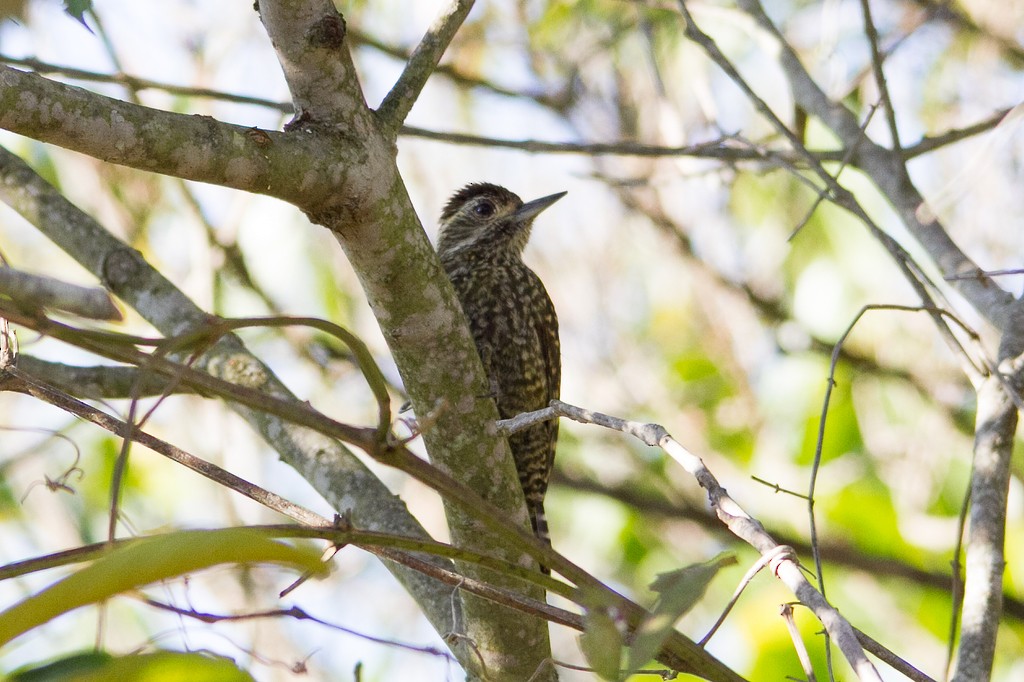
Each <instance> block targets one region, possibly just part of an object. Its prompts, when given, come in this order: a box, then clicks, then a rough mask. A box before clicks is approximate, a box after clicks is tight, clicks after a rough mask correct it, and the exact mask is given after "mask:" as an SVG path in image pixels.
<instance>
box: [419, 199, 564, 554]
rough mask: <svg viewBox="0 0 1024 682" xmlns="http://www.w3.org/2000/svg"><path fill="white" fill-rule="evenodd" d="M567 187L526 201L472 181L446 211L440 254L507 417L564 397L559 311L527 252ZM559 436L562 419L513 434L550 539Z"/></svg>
mask: <svg viewBox="0 0 1024 682" xmlns="http://www.w3.org/2000/svg"><path fill="white" fill-rule="evenodd" d="M565 194H566V193H565V192H559V193H558V194H552V195H549V196H546V197H543V198H541V199H536V200H534V201H531V202H528V203H525V204H524V203H523V201H522V199H520V198H519V197H518V196H516V195H515V194H514V193H512V192H510V191H509V190H507V189H505V188H504V187H499V186H498V185H492V184H490V183H472V184H469V185H466V186H465V187H463V188H462V189H460V190H459V191H457V192H456V193H455V194H454V195H452V197H451V199H449V200H448V203H447V205H446V206H445V207H444V210H443V211H442V212H441V224H440V232H439V235H438V243H437V251H438V255H439V256H440V257H441V263H442V265H443V266H444V269H445V272H446V273H448V278H449V279H450V280H451V282H452V284H453V285H454V286H455V291H456V293H457V294H458V297H459V301H460V302H461V303H462V309H463V311H464V312H465V313H466V317H467V318H468V319H469V328H470V330H471V331H472V332H473V340H474V341H475V342H476V348H477V352H478V353H479V354H480V359H481V361H482V362H483V365H484V370H485V371H486V372H487V377H488V379H489V380H490V385H491V392H492V394H493V396H494V399H495V402H496V403H497V405H498V414H499V415H500V416H501V418H502V419H509V418H511V417H514V416H516V415H517V414H521V413H523V412H531V411H533V410H539V409H541V408H544V407H547V405H548V403H549V402H550V401H551V400H554V399H556V398H558V394H559V386H560V384H561V379H562V361H561V356H560V351H559V343H558V317H557V315H556V314H555V307H554V305H552V303H551V298H550V297H549V296H548V292H547V290H546V289H545V288H544V285H543V284H542V283H541V281H540V278H539V277H537V275H536V273H534V271H533V270H531V269H530V268H529V267H527V265H526V264H525V263H524V262H523V258H522V256H523V249H524V248H525V247H526V243H527V241H528V240H529V238H530V230H531V228H532V227H533V221H534V219H535V218H536V217H537V215H538V214H540V212H541V211H543V210H544V209H546V208H548V207H549V206H551V205H552V204H554V203H555V202H556V201H558V200H559V199H561V198H562V197H563V196H565ZM557 439H558V420H557V419H552V420H548V421H545V422H541V423H539V424H535V425H533V426H530V427H528V428H526V429H523V430H521V431H517V432H516V433H513V434H511V435H510V436H509V437H508V443H509V447H510V448H511V450H512V456H513V457H514V458H515V463H516V470H517V471H518V473H519V482H520V484H521V485H522V487H523V494H524V496H525V497H526V508H527V510H528V511H529V515H530V523H531V525H532V526H533V531H534V533H536V535H537V537H539V538H540V539H542V540H544V541H545V542H547V543H548V544H550V543H551V539H550V537H549V535H548V524H547V519H546V518H545V516H544V494H545V493H546V492H547V488H548V478H549V477H550V475H551V467H552V465H553V464H554V460H555V441H557ZM544 570H545V572H547V571H546V569H544Z"/></svg>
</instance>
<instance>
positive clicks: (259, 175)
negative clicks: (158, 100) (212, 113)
mask: <svg viewBox="0 0 1024 682" xmlns="http://www.w3.org/2000/svg"><path fill="white" fill-rule="evenodd" d="M0 128H4V129H6V130H10V131H11V132H15V133H20V134H21V135H25V136H27V137H31V138H34V139H36V140H39V141H41V142H48V143H51V144H55V145H58V146H61V147H65V148H67V149H72V150H74V151H77V152H81V153H83V154H88V155H89V156H92V157H94V158H97V159H100V160H102V161H109V162H110V163H117V164H121V165H124V166H130V167H132V168H138V169H139V170H145V171H151V172H156V173H162V174H164V175H173V176H175V177H179V178H184V179H186V180H196V181H199V182H208V183H211V184H215V185H222V186H224V187H233V188H235V189H241V190H245V191H248V192H255V193H259V194H267V195H270V196H274V197H277V198H279V199H284V200H286V201H291V202H293V203H300V202H309V203H314V204H317V205H320V206H325V207H330V206H333V205H334V204H335V203H336V202H337V201H339V200H338V199H337V195H338V194H339V193H338V192H337V187H338V186H343V185H344V184H345V182H346V177H347V174H348V170H347V169H348V168H349V166H350V165H352V164H354V163H356V161H357V157H355V156H353V149H352V147H351V145H345V144H343V143H342V140H341V139H340V138H337V137H328V138H323V139H321V138H316V139H314V138H313V137H312V136H309V135H298V134H297V135H287V134H282V133H277V132H273V131H263V130H257V129H255V128H245V127H242V126H236V125H231V124H229V123H222V122H220V121H217V120H215V119H213V118H210V117H209V116H189V115H186V114H175V113H171V112H167V111H160V110H158V109H150V108H148V107H142V106H139V105H136V104H130V103H128V102H124V101H121V100H117V99H112V98H110V97H104V96H102V95H98V94H96V93H93V92H89V91H87V90H83V89H81V88H76V87H74V86H71V85H64V84H61V83H56V82H54V81H51V80H48V79H46V78H43V77H41V76H37V75H35V74H31V73H25V72H23V71H18V70H17V69H12V68H10V67H8V66H0ZM332 196H333V197H335V198H334V199H332Z"/></svg>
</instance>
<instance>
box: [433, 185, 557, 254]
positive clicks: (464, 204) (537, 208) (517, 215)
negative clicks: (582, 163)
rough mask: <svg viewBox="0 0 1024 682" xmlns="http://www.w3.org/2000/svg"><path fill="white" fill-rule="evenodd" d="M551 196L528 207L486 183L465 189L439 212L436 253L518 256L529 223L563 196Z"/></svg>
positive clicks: (502, 188) (518, 199) (505, 190)
mask: <svg viewBox="0 0 1024 682" xmlns="http://www.w3.org/2000/svg"><path fill="white" fill-rule="evenodd" d="M565 194H566V193H565V192H559V193H558V194H551V195H549V196H546V197H543V198H541V199H535V200H534V201H531V202H529V203H525V204H524V203H523V200H522V199H520V198H519V197H518V196H516V195H515V194H514V193H512V192H510V191H508V190H507V189H505V188H504V187H499V186H498V185H492V184H490V183H487V182H475V183H472V184H469V185H466V186H465V187H463V188H462V189H460V190H459V191H458V192H456V193H455V194H453V195H452V198H451V199H449V200H448V203H447V204H446V205H445V207H444V210H443V211H442V212H441V230H440V234H439V236H438V240H437V251H438V253H440V254H441V255H442V256H444V255H446V254H454V253H457V252H460V251H474V250H477V249H483V250H486V251H492V252H493V251H498V250H508V251H510V252H512V253H513V254H515V255H519V254H521V253H522V252H523V249H524V248H526V242H527V241H528V240H529V239H530V228H531V227H532V226H533V220H534V218H536V217H537V215H538V214H539V213H540V212H541V211H543V210H544V209H545V208H547V207H548V206H550V205H551V204H553V203H555V202H556V201H558V200H559V199H561V198H562V197H564V196H565Z"/></svg>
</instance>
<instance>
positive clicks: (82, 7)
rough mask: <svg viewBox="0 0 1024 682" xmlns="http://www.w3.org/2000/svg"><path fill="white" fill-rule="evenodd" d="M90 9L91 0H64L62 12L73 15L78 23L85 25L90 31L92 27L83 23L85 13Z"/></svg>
mask: <svg viewBox="0 0 1024 682" xmlns="http://www.w3.org/2000/svg"><path fill="white" fill-rule="evenodd" d="M90 11H92V0H64V12H65V13H66V14H67V15H68V16H71V17H74V18H75V19H76V20H77V21H78V23H80V24H81V25H82V26H85V28H86V29H88V30H89V32H90V33H92V29H91V28H89V25H88V24H86V23H85V13H86V12H90Z"/></svg>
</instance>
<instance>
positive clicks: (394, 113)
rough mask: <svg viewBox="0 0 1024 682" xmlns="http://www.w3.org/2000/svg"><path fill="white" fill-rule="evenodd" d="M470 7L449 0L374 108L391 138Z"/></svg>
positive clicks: (463, 0)
mask: <svg viewBox="0 0 1024 682" xmlns="http://www.w3.org/2000/svg"><path fill="white" fill-rule="evenodd" d="M471 9H473V0H449V2H448V4H447V6H446V7H444V8H443V9H442V10H441V13H440V14H438V16H437V18H436V19H435V20H434V23H433V24H431V25H430V28H429V29H427V32H426V34H425V35H424V36H423V40H421V41H420V44H419V45H417V46H416V49H415V50H414V51H413V53H412V55H411V56H410V57H409V61H408V62H406V65H405V69H404V70H403V71H402V75H401V76H399V77H398V81H397V82H396V83H395V85H394V87H393V88H391V91H390V92H389V93H388V94H387V96H385V97H384V101H383V102H381V104H380V107H379V108H378V109H377V117H378V119H379V120H380V122H381V125H382V126H383V128H384V129H385V130H386V131H387V132H388V133H389V134H390V135H391V137H392V138H394V137H395V136H396V135H398V131H399V129H400V128H401V126H402V123H403V122H404V121H405V117H406V116H408V115H409V111H410V110H412V106H413V104H415V103H416V100H417V99H418V98H419V96H420V92H421V91H422V90H423V86H424V85H426V84H427V79H428V78H430V75H431V74H432V73H434V69H435V68H437V63H438V62H439V61H441V56H442V55H443V54H444V51H445V50H446V49H448V45H449V44H450V43H451V42H452V39H453V38H454V37H455V33H456V32H457V31H458V30H459V27H460V26H462V22H463V21H465V20H466V15H468V14H469V11H470V10H471Z"/></svg>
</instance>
